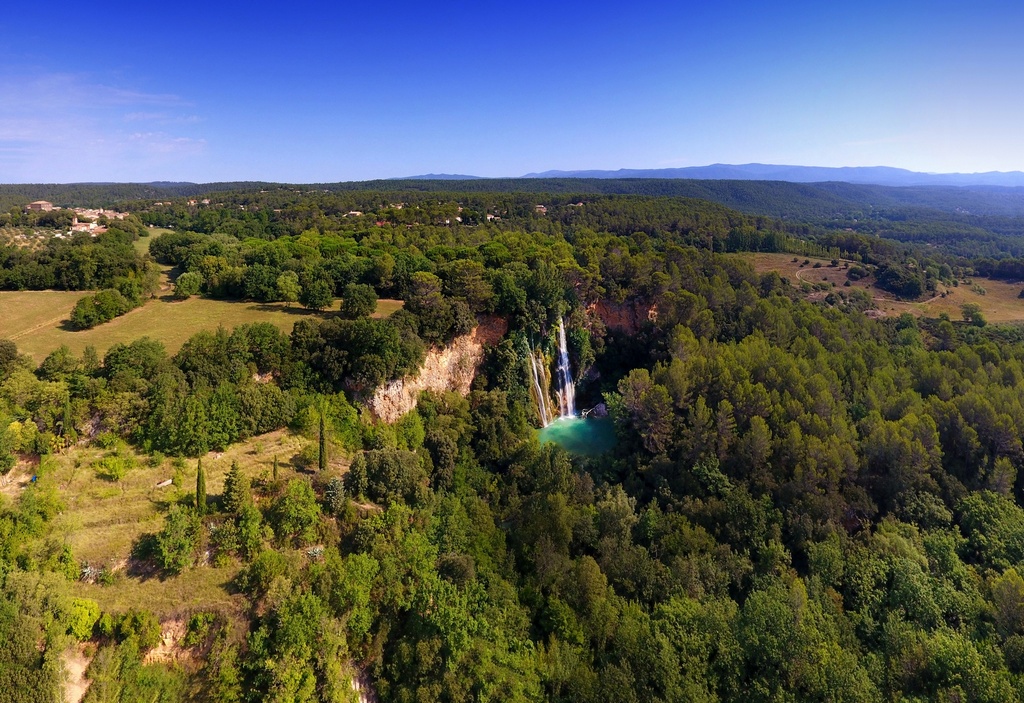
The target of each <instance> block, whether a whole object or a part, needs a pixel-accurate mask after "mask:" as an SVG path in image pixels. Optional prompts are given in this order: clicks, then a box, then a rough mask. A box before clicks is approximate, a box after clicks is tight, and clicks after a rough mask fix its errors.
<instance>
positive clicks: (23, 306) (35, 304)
mask: <svg viewBox="0 0 1024 703" xmlns="http://www.w3.org/2000/svg"><path fill="white" fill-rule="evenodd" d="M83 295H85V293H84V292H81V291H78V292H70V293H69V292H64V291H17V292H7V291H5V292H0V311H3V312H2V320H3V322H2V327H0V329H2V332H0V337H6V338H8V339H12V340H14V342H15V343H16V344H17V345H18V349H19V350H20V351H22V352H23V353H26V354H29V355H30V356H31V357H32V358H33V359H35V361H36V362H40V361H42V360H43V359H45V358H46V355H47V354H49V353H50V352H51V351H53V350H54V349H56V348H57V347H59V346H60V345H62V344H66V345H67V346H68V347H69V348H70V349H71V351H72V352H74V353H75V354H81V353H82V350H84V349H85V348H86V347H87V346H90V345H92V346H93V347H95V348H96V351H97V352H99V354H100V355H101V356H102V355H103V353H104V352H105V351H106V350H107V349H109V348H110V347H111V346H113V345H114V344H117V343H129V342H132V341H134V340H136V339H138V338H139V337H152V338H153V339H159V340H160V341H161V342H163V343H164V345H165V346H166V347H167V351H168V353H170V354H173V353H174V352H176V351H177V350H178V349H179V348H180V347H181V345H182V344H184V343H185V341H186V340H187V339H188V338H189V337H191V336H192V335H193V334H195V333H196V332H199V331H200V330H215V329H217V327H218V326H221V325H223V326H224V327H225V328H227V329H231V328H233V327H236V326H238V325H242V324H245V323H247V322H270V323H272V324H274V325H277V326H278V327H279V328H281V329H282V330H283V331H284V332H286V333H290V332H291V329H292V326H293V325H294V324H295V321H296V320H299V319H301V318H303V317H310V316H312V317H316V318H318V319H322V318H324V317H325V316H327V315H329V314H330V313H331V311H332V310H337V309H338V305H339V302H338V301H335V303H334V305H333V306H332V309H331V310H327V311H324V312H310V311H309V310H306V309H304V308H302V307H300V306H298V305H292V306H291V307H288V306H286V305H285V304H284V303H254V302H245V301H228V300H211V299H209V298H190V299H189V300H173V299H171V298H170V297H163V298H158V299H156V300H151V301H150V302H148V303H146V304H145V305H143V306H142V307H141V308H136V309H135V310H132V311H131V312H129V313H128V314H127V315H123V316H121V317H118V318H116V319H114V320H111V321H110V322H107V323H104V324H102V325H100V326H98V327H95V328H93V329H91V330H82V331H74V330H71V329H70V328H68V327H67V325H66V321H67V319H68V316H69V315H70V313H71V309H72V308H73V307H74V306H75V303H76V302H77V301H78V299H79V298H81V297H82V296H83ZM400 307H402V301H400V300H381V301H379V302H378V303H377V311H376V312H375V313H374V316H375V317H386V316H388V315H390V314H391V313H393V312H394V311H395V310H398V309H399V308H400Z"/></svg>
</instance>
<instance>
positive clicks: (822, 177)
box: [523, 164, 1024, 187]
mask: <svg viewBox="0 0 1024 703" xmlns="http://www.w3.org/2000/svg"><path fill="white" fill-rule="evenodd" d="M523 178H680V179H693V180H732V181H789V182H790V183H825V182H829V181H839V182H843V183H859V184H870V185H882V186H1007V187H1016V186H1024V172H1021V171H989V172H986V173H921V172H918V171H909V170H907V169H903V168H892V167H890V166H844V167H841V168H832V167H826V166H786V165H776V164H740V165H732V164H712V165H710V166H688V167H686V168H654V169H629V168H621V169H619V170H617V171H602V170H590V171H544V172H542V173H528V174H526V175H525V176H523Z"/></svg>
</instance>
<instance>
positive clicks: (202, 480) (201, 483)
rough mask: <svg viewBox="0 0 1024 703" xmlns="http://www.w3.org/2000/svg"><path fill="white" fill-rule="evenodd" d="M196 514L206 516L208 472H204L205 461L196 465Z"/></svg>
mask: <svg viewBox="0 0 1024 703" xmlns="http://www.w3.org/2000/svg"><path fill="white" fill-rule="evenodd" d="M196 512H197V513H199V514H200V515H205V514H206V472H205V471H203V460H202V459H200V460H199V461H198V462H197V464H196Z"/></svg>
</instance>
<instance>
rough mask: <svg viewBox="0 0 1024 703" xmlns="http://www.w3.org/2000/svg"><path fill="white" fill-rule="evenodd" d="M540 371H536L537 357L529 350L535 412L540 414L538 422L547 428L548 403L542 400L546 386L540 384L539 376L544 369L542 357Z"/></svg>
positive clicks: (549, 417) (548, 420) (549, 418)
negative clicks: (535, 404)
mask: <svg viewBox="0 0 1024 703" xmlns="http://www.w3.org/2000/svg"><path fill="white" fill-rule="evenodd" d="M540 368H541V370H540V371H538V370H537V356H536V354H534V353H533V351H532V350H530V369H531V370H532V371H533V390H534V392H535V393H536V394H537V410H538V411H539V412H540V422H541V424H542V425H543V426H544V427H547V426H548V425H549V424H550V423H551V416H550V415H548V403H547V400H546V399H545V398H544V395H545V394H544V387H545V386H546V385H547V384H542V383H541V382H540V379H541V374H542V373H543V369H544V361H543V357H542V358H541V364H540Z"/></svg>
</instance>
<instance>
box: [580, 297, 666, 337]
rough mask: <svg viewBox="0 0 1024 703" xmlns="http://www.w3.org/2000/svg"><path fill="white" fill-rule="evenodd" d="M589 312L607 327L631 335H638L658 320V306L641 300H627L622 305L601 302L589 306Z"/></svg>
mask: <svg viewBox="0 0 1024 703" xmlns="http://www.w3.org/2000/svg"><path fill="white" fill-rule="evenodd" d="M587 312H589V313H591V314H592V315H596V316H597V317H598V318H600V320H601V322H603V323H604V326H605V327H607V328H609V329H616V330H623V331H625V332H628V333H630V334H636V332H638V331H639V330H640V328H641V327H643V326H644V325H645V324H647V323H648V322H654V321H655V320H657V319H658V306H657V304H653V305H652V304H650V303H644V302H641V301H639V300H627V301H626V302H625V303H622V304H620V305H616V304H615V303H609V302H606V301H604V300H599V301H598V302H596V303H591V304H590V305H588V306H587Z"/></svg>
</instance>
